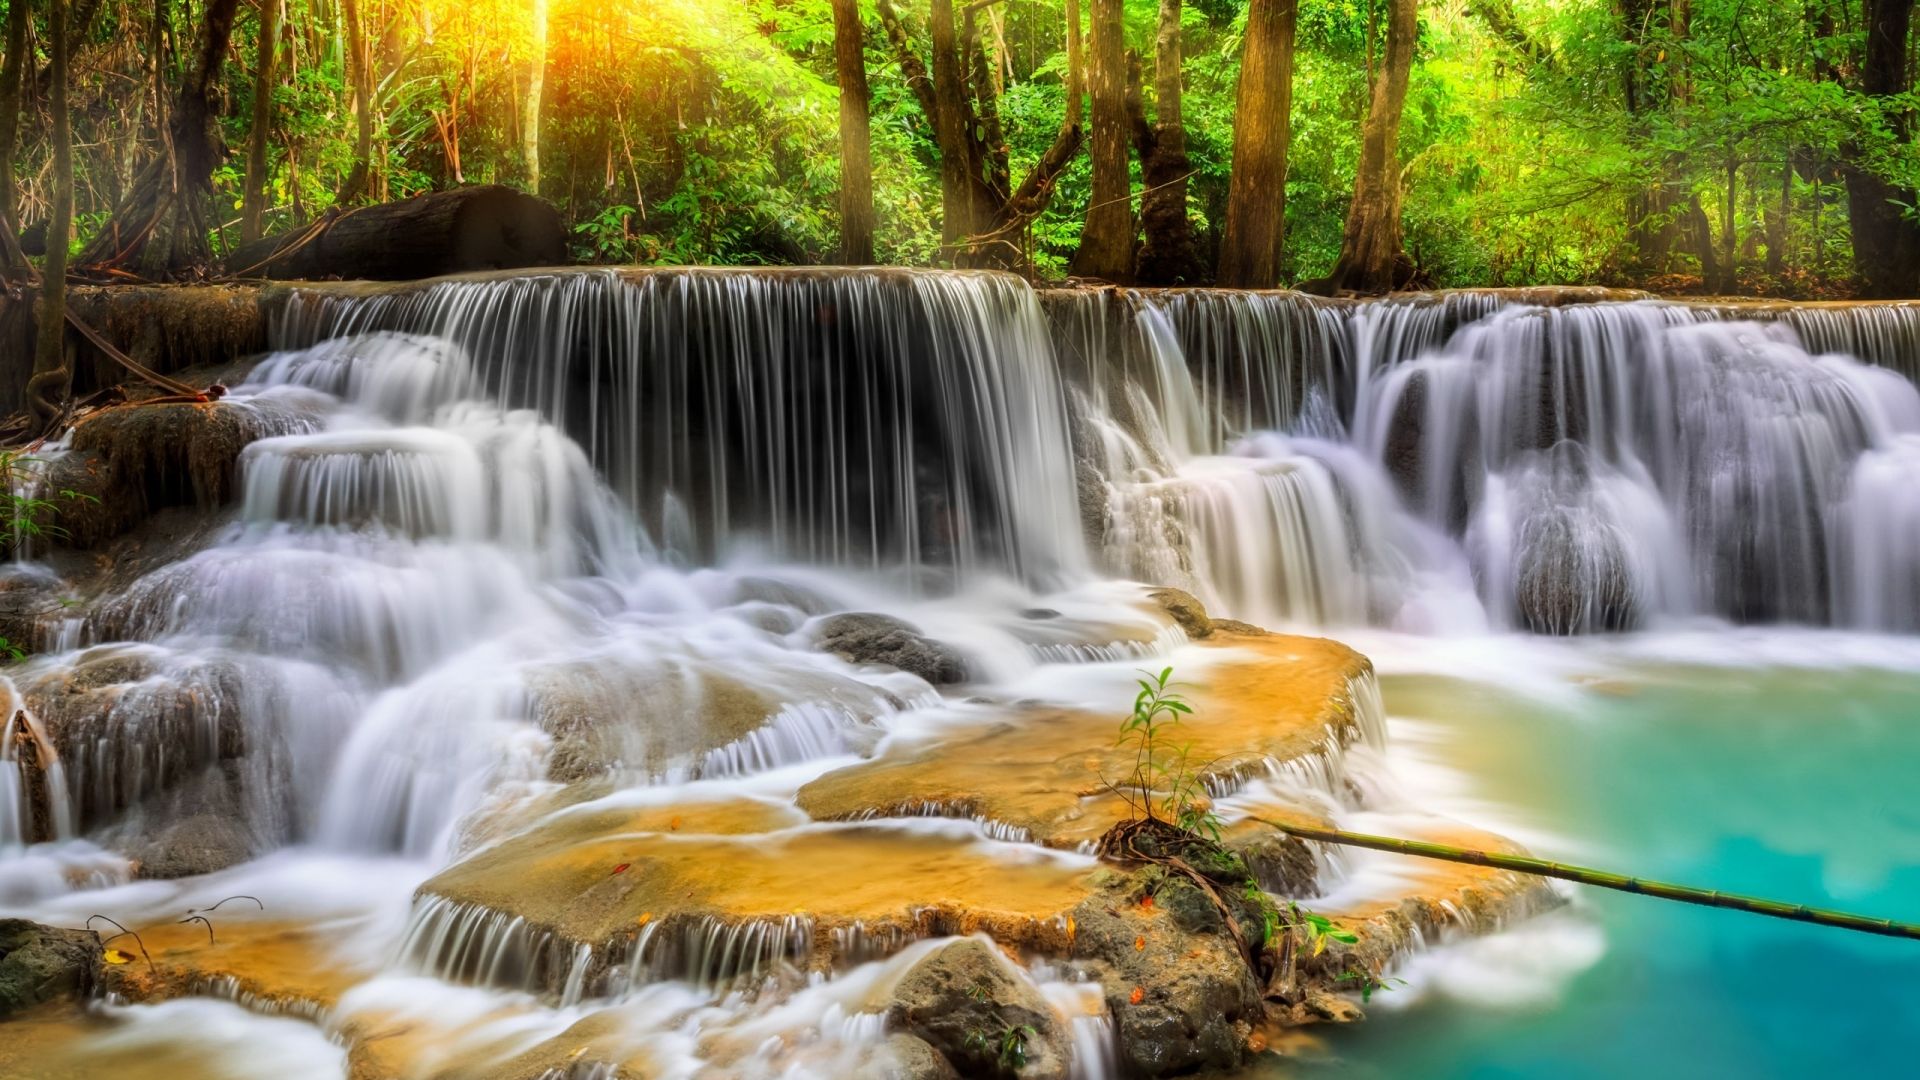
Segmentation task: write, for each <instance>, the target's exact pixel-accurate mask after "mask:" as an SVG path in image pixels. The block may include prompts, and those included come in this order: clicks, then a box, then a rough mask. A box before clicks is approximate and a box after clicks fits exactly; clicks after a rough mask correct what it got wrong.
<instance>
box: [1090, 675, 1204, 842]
mask: <svg viewBox="0 0 1920 1080" xmlns="http://www.w3.org/2000/svg"><path fill="white" fill-rule="evenodd" d="M1141 674H1142V675H1144V676H1146V677H1145V678H1143V679H1140V680H1138V682H1139V686H1140V692H1139V693H1138V694H1135V695H1134V698H1133V712H1132V713H1131V714H1130V715H1128V717H1127V718H1126V719H1125V720H1123V721H1122V722H1121V724H1120V738H1119V740H1118V741H1117V742H1116V743H1115V744H1114V745H1116V746H1129V745H1131V747H1132V749H1133V771H1132V772H1131V773H1129V774H1128V776H1127V778H1126V780H1125V781H1124V782H1123V783H1122V784H1121V786H1120V790H1121V795H1122V797H1124V798H1125V799H1126V800H1127V804H1128V806H1129V807H1131V808H1132V810H1133V812H1134V814H1135V815H1136V816H1144V817H1145V818H1146V819H1147V820H1148V821H1164V822H1166V823H1167V824H1170V825H1173V826H1174V827H1175V828H1177V829H1179V830H1180V831H1181V832H1184V833H1190V834H1192V835H1194V836H1198V837H1204V838H1206V839H1209V840H1212V841H1214V842H1216V843H1217V842H1218V841H1219V839H1220V818H1219V817H1218V815H1216V814H1215V813H1214V812H1213V805H1212V803H1211V802H1210V801H1209V800H1208V798H1207V789H1206V783H1205V782H1204V780H1203V779H1202V778H1201V772H1200V770H1199V769H1196V768H1194V766H1193V761H1192V752H1193V744H1192V743H1183V744H1180V745H1178V746H1175V745H1172V737H1173V736H1174V735H1175V734H1176V733H1177V731H1178V729H1179V728H1180V726H1181V717H1183V716H1191V715H1193V706H1191V705H1188V704H1187V702H1186V699H1185V698H1183V697H1181V696H1180V695H1179V694H1178V693H1176V692H1174V691H1173V690H1172V689H1170V687H1172V686H1173V685H1174V683H1173V682H1172V679H1173V669H1172V668H1170V667H1169V668H1162V669H1161V670H1160V673H1159V674H1158V675H1155V674H1153V673H1151V672H1144V671H1143V672H1141Z"/></svg>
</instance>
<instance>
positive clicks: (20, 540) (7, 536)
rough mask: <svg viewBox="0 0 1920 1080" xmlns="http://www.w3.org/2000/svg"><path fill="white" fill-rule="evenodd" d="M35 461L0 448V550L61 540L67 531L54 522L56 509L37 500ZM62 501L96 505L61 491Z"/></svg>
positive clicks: (51, 503) (75, 493) (87, 498)
mask: <svg viewBox="0 0 1920 1080" xmlns="http://www.w3.org/2000/svg"><path fill="white" fill-rule="evenodd" d="M38 464H40V460H39V459H38V458H34V457H29V456H27V455H25V454H22V453H21V452H20V451H18V450H6V449H0V551H6V552H9V553H11V552H14V551H16V550H18V549H19V548H20V547H21V546H22V545H23V544H28V543H31V542H32V541H34V540H39V539H47V540H63V539H65V538H66V536H67V530H66V529H64V528H61V527H60V526H59V525H58V524H56V523H55V522H54V520H53V519H54V518H56V517H58V516H59V514H60V506H59V504H58V503H56V502H54V501H53V500H51V499H45V498H41V497H40V495H39V493H38V492H39V484H38V478H37V476H36V470H35V468H34V466H36V465H38ZM57 494H58V495H59V497H60V499H61V500H62V501H64V502H99V501H100V500H99V499H97V498H95V497H94V496H92V495H88V494H85V493H84V492H79V491H73V490H71V489H67V488H62V489H61V490H60V491H59V492H57Z"/></svg>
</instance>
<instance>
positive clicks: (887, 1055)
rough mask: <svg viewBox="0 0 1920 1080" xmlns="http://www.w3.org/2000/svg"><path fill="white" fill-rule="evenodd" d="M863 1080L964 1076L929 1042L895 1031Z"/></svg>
mask: <svg viewBox="0 0 1920 1080" xmlns="http://www.w3.org/2000/svg"><path fill="white" fill-rule="evenodd" d="M859 1080H960V1074H959V1073H957V1072H955V1071H954V1069H953V1066H952V1065H951V1064H949V1063H948V1062H947V1059H946V1058H944V1057H941V1056H940V1051H938V1050H935V1049H934V1048H933V1046H932V1045H931V1044H929V1043H928V1042H927V1040H925V1039H922V1038H920V1037H919V1036H917V1035H908V1034H907V1033H905V1032H895V1033H894V1034H892V1035H889V1036H887V1041H886V1042H884V1043H882V1044H881V1045H880V1050H879V1052H878V1053H876V1054H875V1055H874V1060H873V1061H872V1062H871V1063H870V1064H869V1065H868V1066H867V1067H866V1068H865V1070H864V1071H863V1072H861V1073H860V1076H859Z"/></svg>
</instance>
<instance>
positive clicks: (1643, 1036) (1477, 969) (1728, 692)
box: [1285, 649, 1920, 1078]
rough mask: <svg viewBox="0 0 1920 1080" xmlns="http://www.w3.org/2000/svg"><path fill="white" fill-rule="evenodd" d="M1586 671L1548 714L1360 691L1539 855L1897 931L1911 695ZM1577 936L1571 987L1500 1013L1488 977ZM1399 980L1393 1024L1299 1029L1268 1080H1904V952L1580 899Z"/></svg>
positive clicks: (1919, 955) (1524, 995) (1777, 673)
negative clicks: (1846, 915)
mask: <svg viewBox="0 0 1920 1080" xmlns="http://www.w3.org/2000/svg"><path fill="white" fill-rule="evenodd" d="M1647 652H1652V653H1653V654H1654V655H1658V650H1657V649H1656V650H1643V651H1641V655H1646V654H1647ZM1516 659H1522V658H1516ZM1383 666H1384V667H1385V668H1386V669H1387V670H1389V671H1390V670H1391V664H1390V663H1389V664H1387V665H1383ZM1605 668H1606V672H1607V673H1606V675H1605V676H1603V677H1601V678H1598V679H1597V680H1596V679H1587V680H1578V681H1574V683H1573V684H1572V685H1570V686H1568V687H1567V688H1566V689H1565V692H1564V693H1560V694H1557V695H1549V696H1548V697H1546V698H1536V697H1529V696H1523V695H1516V694H1511V693H1506V692H1502V691H1500V690H1496V689H1493V688H1492V687H1491V686H1490V685H1489V684H1488V683H1486V682H1476V681H1469V680H1467V679H1462V678H1457V677H1445V676H1434V675H1401V676H1395V675H1388V676H1387V677H1386V678H1385V680H1384V688H1385V693H1386V702H1387V706H1388V711H1389V713H1390V714H1392V715H1394V716H1395V717H1396V718H1397V720H1396V723H1395V727H1396V735H1397V736H1398V737H1400V738H1401V739H1402V741H1403V742H1407V743H1410V744H1411V745H1412V746H1413V747H1414V749H1413V751H1412V752H1413V753H1414V754H1415V755H1416V756H1418V757H1420V758H1423V759H1425V760H1426V761H1427V762H1428V763H1431V764H1433V765H1437V766H1444V767H1445V768H1446V769H1448V770H1452V771H1455V772H1457V773H1458V774H1459V776H1458V779H1460V780H1461V781H1463V783H1464V784H1465V785H1466V787H1467V788H1468V789H1470V790H1471V791H1472V793H1473V795H1474V797H1476V798H1480V799H1483V800H1484V801H1486V802H1487V803H1488V804H1490V806H1491V807H1492V808H1493V810H1494V812H1495V813H1496V814H1497V815H1504V817H1503V821H1504V822H1505V823H1507V824H1509V825H1510V826H1512V827H1514V828H1515V830H1516V831H1519V832H1522V833H1523V834H1524V835H1525V836H1526V840H1527V842H1528V843H1529V845H1530V846H1532V847H1533V848H1534V849H1535V850H1536V851H1537V852H1538V853H1539V854H1542V855H1543V856H1546V857H1550V858H1558V859H1561V860H1563V861H1570V862H1584V863H1587V864H1590V865H1601V866H1605V867H1608V868H1617V869H1621V870H1625V871H1628V872H1633V873H1637V874H1639V875H1641V876H1646V877H1656V878H1662V879H1665V880H1671V881H1677V882H1683V883H1687V884H1693V885H1700V886H1704V887H1713V888H1720V889H1724V890H1731V891H1739V892H1748V893H1757V894H1761V895H1765V896H1770V897H1777V898H1781V899H1787V900H1793V901H1799V902H1804V903H1808V904H1814V905H1825V906H1835V907H1841V908H1845V909H1847V910H1854V911H1860V912H1865V913H1870V914H1874V915H1878V916H1884V917H1891V918H1895V919H1904V920H1911V921H1916V922H1920V672H1904V673H1902V672H1885V671H1862V670H1790V669H1784V668H1779V667H1763V668H1757V669H1753V668H1739V667H1735V668H1725V667H1684V666H1676V665H1671V664H1665V663H1659V662H1649V661H1646V660H1637V661H1631V662H1626V663H1624V664H1623V663H1620V662H1617V661H1612V662H1609V663H1608V664H1607V665H1605ZM1496 824H1498V823H1496ZM1595 927H1597V929H1598V931H1599V933H1600V934H1601V935H1603V936H1604V952H1601V953H1600V954H1599V956H1598V959H1597V960H1593V959H1592V956H1591V952H1589V954H1588V956H1587V957H1586V958H1585V959H1586V960H1591V961H1592V962H1591V966H1587V967H1585V968H1584V969H1583V970H1578V972H1577V973H1574V974H1564V973H1563V974H1562V975H1560V976H1558V977H1555V978H1550V979H1544V980H1540V979H1534V980H1531V982H1537V983H1540V984H1541V985H1537V986H1535V985H1531V984H1530V981H1529V980H1528V979H1524V978H1523V979H1521V980H1519V983H1520V986H1519V992H1518V993H1517V994H1516V993H1515V992H1514V991H1515V986H1514V980H1513V979H1512V978H1511V977H1510V976H1511V974H1512V973H1511V972H1506V971H1503V970H1502V969H1503V967H1504V968H1510V967H1514V966H1516V965H1517V966H1518V967H1520V968H1522V969H1527V968H1529V967H1531V966H1532V965H1533V964H1535V963H1544V962H1545V961H1548V960H1551V959H1553V956H1552V954H1553V952H1554V951H1555V950H1560V951H1562V952H1565V953H1569V954H1578V953H1579V952H1580V951H1581V949H1582V948H1583V947H1585V948H1588V949H1589V950H1590V949H1591V944H1588V945H1584V946H1583V944H1582V941H1583V939H1584V941H1585V942H1588V943H1593V942H1594V940H1595V934H1594V928H1595ZM1561 960H1563V961H1565V964H1566V965H1567V966H1571V967H1574V968H1579V967H1580V965H1581V964H1582V963H1583V960H1582V958H1580V957H1579V956H1577V955H1572V956H1571V958H1569V957H1562V958H1561ZM1547 966H1549V967H1551V966H1553V965H1551V964H1548V965H1547ZM1407 974H1408V976H1409V979H1410V983H1411V985H1409V986H1408V987H1406V988H1404V989H1401V990H1398V991H1395V993H1397V994H1399V995H1401V1000H1400V1001H1399V1002H1398V1003H1397V1004H1396V1003H1391V1002H1387V1001H1385V1000H1383V999H1378V998H1377V999H1376V1003H1375V1006H1374V1007H1373V1008H1372V1009H1371V1010H1370V1012H1371V1015H1370V1020H1369V1022H1368V1023H1366V1024H1363V1025H1359V1026H1356V1027H1353V1028H1346V1029H1339V1030H1332V1031H1325V1030H1323V1031H1322V1032H1321V1036H1322V1038H1323V1040H1324V1042H1325V1055H1326V1056H1325V1057H1324V1058H1323V1059H1322V1060H1321V1061H1320V1062H1319V1063H1317V1064H1311V1065H1308V1064H1302V1065H1295V1066H1289V1067H1287V1068H1286V1070H1285V1074H1287V1075H1307V1076H1338V1077H1395V1078H1406V1077H1555V1078H1565V1077H1621V1076H1637V1077H1810V1076H1829V1075H1847V1076H1871V1077H1879V1076H1915V1075H1920V942H1916V941H1903V940H1898V939H1891V938H1880V937H1870V936H1865V935H1858V934H1851V933H1846V932H1842V931H1837V930H1829V929H1824V928H1820V927H1810V926H1801V925H1797V924H1793V923H1787V922H1781V921H1778V920H1771V919H1764V918H1760V917H1757V916H1750V915H1744V914H1740V913H1734V912H1722V911H1713V910H1708V909H1702V908H1695V907H1689V906H1685V905H1680V904H1672V903H1667V902H1663V901H1658V900H1651V899H1646V898H1642V897H1634V896H1627V895H1622V894H1618V893H1610V892H1603V891H1600V890H1592V889H1586V890H1581V891H1580V895H1579V897H1578V899H1577V901H1576V904H1575V907H1574V909H1573V911H1572V912H1570V913H1566V914H1562V915H1560V916H1557V917H1552V918H1551V919H1550V921H1548V922H1547V923H1545V924H1543V925H1542V926H1540V927H1534V928H1530V929H1525V930H1522V931H1520V932H1518V933H1516V934H1513V935H1511V940H1510V941H1509V942H1507V943H1506V946H1505V947H1504V948H1501V947H1499V943H1497V942H1491V943H1486V944H1483V945H1480V946H1463V947H1459V948H1454V949H1443V950H1442V951H1441V952H1440V953H1438V954H1436V955H1435V956H1433V957H1431V958H1429V959H1428V960H1427V961H1424V962H1423V965H1422V966H1419V967H1416V968H1414V969H1413V970H1410V971H1409V972H1408V973H1407ZM1489 988H1491V990H1492V991H1498V992H1490V990H1489ZM1516 998H1517V999H1518V1000H1516Z"/></svg>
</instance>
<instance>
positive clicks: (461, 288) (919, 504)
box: [274, 270, 1084, 584]
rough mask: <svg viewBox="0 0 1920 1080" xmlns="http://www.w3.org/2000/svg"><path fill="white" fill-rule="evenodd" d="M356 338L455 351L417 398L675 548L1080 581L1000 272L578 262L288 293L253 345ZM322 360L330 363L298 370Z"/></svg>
mask: <svg viewBox="0 0 1920 1080" xmlns="http://www.w3.org/2000/svg"><path fill="white" fill-rule="evenodd" d="M372 331H387V332H400V333H403V334H407V335H414V336H419V335H431V336H433V337H436V338H439V339H443V340H444V341H446V342H448V343H451V349H452V350H456V351H457V353H458V354H459V355H462V356H465V357H471V361H470V363H471V365H472V367H471V371H470V372H456V371H449V370H444V369H446V368H448V367H450V366H453V365H452V363H451V358H449V357H447V356H446V355H444V352H443V353H442V354H438V355H435V356H432V357H425V358H421V359H419V360H417V361H414V362H418V363H423V364H427V365H429V366H430V367H433V368H435V369H436V370H435V371H434V372H433V373H432V374H431V376H430V377H429V379H428V380H427V382H428V383H429V385H430V387H432V388H440V387H446V388H449V389H452V390H467V389H470V388H471V389H477V390H478V391H480V392H482V393H484V394H485V395H487V396H491V397H494V398H497V399H498V400H499V401H500V402H501V404H502V405H503V406H505V407H507V408H525V409H533V410H535V411H536V412H537V413H538V414H539V415H541V416H542V417H544V418H545V419H546V420H547V421H548V422H550V423H553V424H557V425H559V426H560V427H561V428H562V429H563V430H564V431H565V432H566V433H567V434H568V435H570V436H571V437H572V438H573V439H574V440H576V441H577V442H578V443H579V444H580V445H581V446H582V447H583V448H584V450H585V453H586V454H587V457H588V459H589V460H591V462H592V463H593V465H594V466H595V467H597V468H598V469H600V470H601V471H602V472H603V473H604V474H605V475H606V476H607V478H608V481H609V483H610V484H611V486H612V488H613V490H614V491H615V492H617V493H618V494H619V495H620V496H621V497H622V498H623V499H624V500H625V502H626V504H627V505H628V506H629V507H630V508H632V509H633V510H634V511H635V512H637V513H638V514H639V516H640V518H641V520H642V521H643V522H645V524H646V526H647V528H648V530H649V531H650V532H651V533H652V534H653V535H654V536H655V537H656V538H657V539H658V540H659V542H660V543H661V544H662V545H663V547H665V548H666V549H667V550H668V551H669V552H670V553H672V554H673V555H674V556H675V557H676V558H679V559H682V560H687V561H693V562H706V561H710V560H712V559H714V558H716V557H722V556H724V555H726V554H728V553H729V552H737V551H741V550H753V549H755V548H761V549H765V550H768V551H770V552H772V553H773V554H776V555H779V556H782V557H788V558H793V559H797V560H800V561H806V562H819V563H827V564H833V565H841V566H853V567H864V568H867V569H871V570H885V571H890V572H897V571H904V573H905V575H906V576H907V577H908V578H909V579H911V580H913V581H914V582H915V583H916V584H924V583H933V584H938V583H940V582H941V581H942V580H946V581H949V582H950V581H951V579H952V577H953V576H955V575H957V576H959V577H961V578H965V577H969V576H974V575H977V574H979V573H982V572H986V571H1006V572H1010V573H1013V574H1015V575H1016V576H1018V577H1021V578H1023V579H1025V580H1028V581H1032V582H1036V583H1045V582H1058V581H1061V580H1065V579H1066V578H1068V577H1071V576H1073V575H1075V574H1077V573H1080V572H1083V570H1084V562H1083V558H1082V551H1081V548H1080V545H1079V544H1078V543H1077V539H1076V538H1077V530H1076V529H1075V528H1074V518H1073V511H1072V507H1073V476H1072V473H1071V471H1070V470H1071V460H1072V459H1071V456H1070V453H1069V444H1068V439H1067V417H1066V399H1065V394H1064V391H1063V388H1062V385H1061V383H1060V380H1059V378H1058V375H1057V372H1056V370H1055V365H1054V363H1053V358H1052V353H1051V349H1050V346H1049V342H1048V339H1047V334H1046V327H1045V323H1044V320H1043V318H1042V315H1041V311H1040V308H1039V305H1038V304H1037V303H1036V300H1035V297H1034V294H1033V292H1032V291H1031V290H1030V289H1028V288H1027V287H1026V286H1025V285H1023V284H1022V283H1020V282H1018V281H1017V280H1015V279H1012V278H1008V277H1003V276H996V275H987V274H933V273H909V272H904V271H855V272H849V273H825V272H815V271H721V270H699V271H686V272H616V271H587V272H557V273H551V274H541V275H533V276H522V277H510V278H501V279H494V280H483V281H454V282H444V283H439V284H433V285H429V286H425V287H420V288H414V289H408V290H403V291H399V292H394V293H388V294H382V295H377V296H372V297H355V296H351V295H338V294H333V293H330V292H326V291H321V290H300V291H297V292H296V293H295V294H294V297H293V298H292V301H291V303H290V304H289V306H288V308H287V310H286V311H285V313H284V314H283V316H282V318H281V319H280V321H279V325H278V326H276V328H275V331H274V337H275V339H276V341H277V342H278V343H279V344H280V345H281V346H283V347H286V348H295V347H301V346H308V345H314V344H316V343H320V342H324V341H326V340H328V339H334V338H339V337H341V336H343V335H354V334H365V333H368V332H372ZM441 348H442V349H443V350H444V349H446V348H447V347H445V346H443V347H441ZM282 363H294V361H283V362H282ZM297 363H298V364H300V365H302V368H303V370H302V371H299V372H289V373H288V374H286V375H283V376H282V377H283V378H293V379H297V380H298V381H301V382H304V383H306V384H308V385H319V386H322V387H324V388H327V389H335V390H337V389H341V388H343V387H344V386H346V385H347V384H348V383H356V384H357V383H366V384H367V385H368V388H369V389H368V396H369V397H370V398H375V399H378V401H379V402H380V403H381V404H382V405H383V406H384V407H385V408H386V409H387V410H388V412H389V413H390V414H391V413H393V412H394V411H396V410H397V411H399V412H402V413H404V412H406V411H408V410H415V409H417V408H418V407H419V406H418V404H416V402H415V400H414V398H413V397H410V396H409V395H410V394H413V395H416V396H427V397H430V396H431V395H430V394H428V393H427V392H426V391H418V392H416V391H396V390H394V389H392V388H389V387H387V386H385V385H384V384H382V380H387V381H391V380H392V379H393V378H394V377H395V376H393V375H387V374H371V373H357V372H356V370H355V369H354V367H353V365H352V364H340V363H332V362H329V361H328V359H327V358H325V357H322V358H320V359H319V360H316V359H315V358H313V357H311V356H309V357H306V358H303V359H301V360H299V361H297ZM383 365H384V359H383V358H376V359H374V360H371V361H368V362H366V363H365V364H364V365H363V366H369V367H380V366H383ZM319 366H325V367H330V368H332V370H324V371H309V370H307V369H313V368H315V367H319ZM343 368H344V369H345V370H342V369H343Z"/></svg>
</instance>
